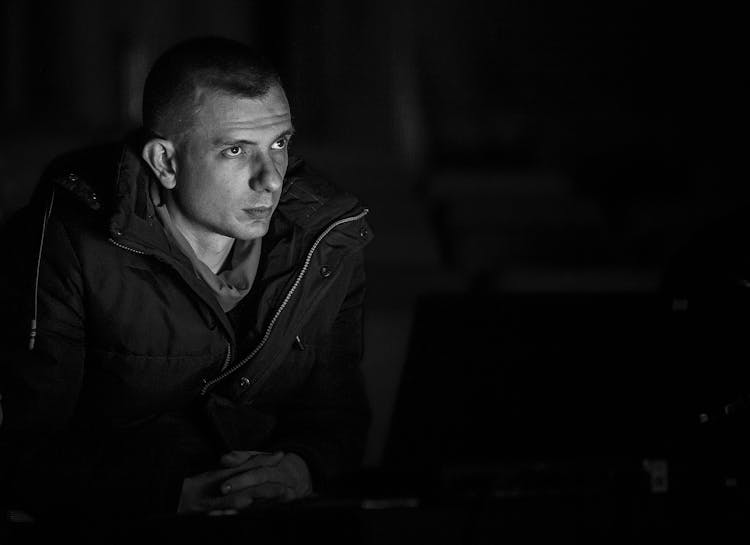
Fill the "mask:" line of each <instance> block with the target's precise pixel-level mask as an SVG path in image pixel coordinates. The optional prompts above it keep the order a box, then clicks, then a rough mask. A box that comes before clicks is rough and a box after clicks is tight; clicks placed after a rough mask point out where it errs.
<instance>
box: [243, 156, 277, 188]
mask: <svg viewBox="0 0 750 545" xmlns="http://www.w3.org/2000/svg"><path fill="white" fill-rule="evenodd" d="M256 164H257V167H256V169H255V171H254V172H253V173H252V174H251V177H250V185H251V186H252V188H253V189H255V190H256V191H277V190H279V189H281V185H282V184H283V182H284V178H283V176H282V174H281V173H280V172H279V171H278V169H277V168H276V165H275V164H274V162H273V161H272V160H271V158H270V157H258V158H257V163H256Z"/></svg>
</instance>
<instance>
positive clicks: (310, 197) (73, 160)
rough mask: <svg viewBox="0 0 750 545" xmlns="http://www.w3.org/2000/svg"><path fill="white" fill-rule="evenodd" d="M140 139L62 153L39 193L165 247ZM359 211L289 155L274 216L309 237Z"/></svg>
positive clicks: (113, 231)
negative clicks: (48, 192) (67, 200)
mask: <svg viewBox="0 0 750 545" xmlns="http://www.w3.org/2000/svg"><path fill="white" fill-rule="evenodd" d="M145 141H146V140H145V136H144V134H143V133H142V132H141V131H136V132H134V133H132V134H130V135H129V136H128V137H127V138H126V140H125V141H124V142H115V143H105V144H102V145H99V146H95V147H89V148H85V149H81V150H76V151H72V152H70V153H67V154H65V155H62V156H60V157H59V158H57V159H55V160H54V161H53V162H52V163H51V164H50V166H49V167H48V168H47V169H46V170H45V173H44V175H43V177H42V181H41V183H40V187H39V188H38V191H43V192H44V191H45V189H48V188H49V186H52V187H55V188H58V189H62V190H64V192H65V193H67V194H69V195H70V196H71V197H72V198H73V199H74V200H75V201H78V202H79V203H81V204H82V205H84V207H85V208H86V209H88V210H90V211H91V213H94V214H96V215H98V216H99V217H100V218H101V219H102V220H103V225H106V228H107V229H108V230H109V235H110V236H114V237H120V236H122V235H123V234H126V235H127V236H128V238H134V239H136V240H138V241H139V242H142V243H144V244H146V245H149V246H151V245H153V246H156V247H159V248H161V249H163V250H165V251H168V250H170V249H171V248H170V243H169V241H168V239H167V237H166V236H165V234H164V232H163V229H161V226H160V225H159V223H158V220H157V219H156V215H155V213H154V209H153V204H152V202H151V199H150V197H149V186H150V184H151V182H152V181H153V180H154V179H155V178H154V175H153V173H152V172H151V169H150V168H149V166H148V165H147V164H146V162H145V161H144V160H143V159H142V157H141V149H142V148H143V145H144V143H145ZM363 209H364V208H363V206H362V204H361V203H360V201H359V199H358V198H357V197H355V196H354V195H352V194H351V193H348V192H346V191H342V190H341V189H340V188H338V187H337V186H335V185H334V184H332V183H330V182H328V181H327V180H324V179H323V178H321V177H320V176H318V175H316V174H315V173H314V172H313V171H312V170H311V169H310V168H309V167H308V166H307V165H306V164H305V162H304V161H303V160H302V159H301V158H300V157H295V156H290V158H289V166H288V168H287V172H286V176H285V178H284V186H283V189H282V193H281V197H280V200H279V205H278V208H277V210H276V212H275V213H274V220H279V219H281V218H283V220H285V222H287V223H289V224H291V225H292V226H296V227H297V228H299V229H301V230H303V231H305V232H309V234H310V235H311V236H312V235H314V234H315V233H316V232H318V231H319V230H321V229H323V228H325V226H326V225H328V224H329V223H330V222H331V221H334V220H336V219H338V218H339V217H342V216H344V215H347V214H351V213H358V212H361V211H362V210H363ZM274 220H272V224H273V223H274ZM272 228H273V225H272Z"/></svg>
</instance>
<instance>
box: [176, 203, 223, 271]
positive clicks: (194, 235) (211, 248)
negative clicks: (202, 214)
mask: <svg viewBox="0 0 750 545" xmlns="http://www.w3.org/2000/svg"><path fill="white" fill-rule="evenodd" d="M167 209H169V214H170V216H171V217H172V222H173V223H174V226H175V228H177V230H178V231H179V232H180V233H182V236H184V237H185V240H187V241H188V244H190V247H191V248H192V249H193V252H195V255H196V257H197V258H198V259H199V260H200V261H202V262H203V263H204V264H205V265H206V266H207V267H208V268H209V269H210V270H211V272H213V273H214V274H216V273H218V272H219V270H221V267H222V265H223V264H224V261H225V260H226V258H227V256H228V255H229V252H230V251H231V250H232V245H233V244H234V239H233V238H230V237H227V236H224V235H220V234H217V233H210V232H207V231H205V230H202V229H197V228H195V226H194V225H193V224H191V223H190V222H188V221H187V220H186V218H185V217H183V216H182V215H181V214H180V213H179V212H178V211H177V210H174V209H173V208H172V209H170V207H169V204H167Z"/></svg>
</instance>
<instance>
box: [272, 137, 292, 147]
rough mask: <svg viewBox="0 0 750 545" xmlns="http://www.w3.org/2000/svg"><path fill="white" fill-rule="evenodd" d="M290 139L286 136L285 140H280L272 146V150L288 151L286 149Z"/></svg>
mask: <svg viewBox="0 0 750 545" xmlns="http://www.w3.org/2000/svg"><path fill="white" fill-rule="evenodd" d="M289 140H290V138H289V137H288V136H285V137H284V138H279V139H278V140H276V142H274V143H273V144H272V145H271V149H276V150H281V149H286V147H287V146H288V145H289Z"/></svg>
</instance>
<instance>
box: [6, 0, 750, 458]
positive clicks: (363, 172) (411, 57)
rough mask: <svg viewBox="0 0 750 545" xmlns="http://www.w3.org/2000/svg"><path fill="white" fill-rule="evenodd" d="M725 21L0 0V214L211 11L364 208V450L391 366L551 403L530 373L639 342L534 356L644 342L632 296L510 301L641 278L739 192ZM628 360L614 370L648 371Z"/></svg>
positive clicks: (639, 4) (732, 46) (316, 159)
mask: <svg viewBox="0 0 750 545" xmlns="http://www.w3.org/2000/svg"><path fill="white" fill-rule="evenodd" d="M739 21H740V18H739V17H738V16H737V14H734V13H731V12H729V11H727V10H726V9H725V8H723V7H721V6H720V4H719V3H710V4H703V5H688V4H686V3H679V4H678V3H675V4H674V5H668V4H667V3H660V2H653V1H641V0H634V1H628V2H623V1H617V2H584V1H581V0H574V1H570V2H556V1H553V0H529V1H523V2H521V1H515V0H496V1H493V2H490V1H487V2H483V1H479V0H463V1H461V2H420V1H418V0H377V1H375V0H363V1H348V0H324V1H304V0H287V1H286V2H281V3H279V2H276V3H270V2H259V1H250V0H246V1H239V0H211V1H207V0H179V1H178V0H161V1H153V0H149V1H146V0H130V1H129V2H104V1H100V0H67V1H57V2H43V3H42V2H36V3H32V2H26V1H24V0H2V2H1V3H0V82H1V83H0V127H2V131H1V132H0V221H1V220H2V219H4V218H5V217H7V215H8V214H10V213H11V212H12V211H13V210H15V209H17V208H18V207H20V206H21V205H22V204H24V203H25V202H26V200H27V199H28V197H29V195H30V193H31V191H32V189H33V187H34V185H35V183H36V180H37V177H38V175H39V174H40V173H41V171H42V169H43V167H44V165H45V164H46V163H47V162H48V161H49V160H50V159H51V158H53V157H54V156H55V155H57V154H59V153H61V152H64V151H67V150H69V149H72V148H76V147H80V146H84V145H87V144H90V143H94V142H99V141H102V140H109V139H113V138H117V137H119V136H120V135H122V134H123V133H124V132H125V131H127V130H129V129H131V128H133V127H135V126H137V125H138V123H139V122H140V102H141V89H142V85H143V81H144V78H145V75H146V73H147V70H148V68H149V66H150V64H151V63H152V62H153V61H154V59H155V58H156V57H157V56H158V55H159V54H160V53H161V52H162V51H163V50H164V49H165V48H167V47H168V46H170V45H172V44H173V43H175V42H176V41H178V40H181V39H183V38H187V37H191V36H195V35H204V34H218V35H223V36H227V37H230V38H235V39H238V40H241V41H244V42H247V43H250V44H253V45H255V46H258V47H260V48H261V49H263V50H264V51H265V52H266V54H268V55H269V56H270V57H271V58H272V59H273V60H274V61H275V62H276V64H277V65H278V67H279V69H280V71H281V73H282V77H283V79H284V81H285V84H286V87H287V89H288V93H289V95H290V98H291V102H292V107H293V114H294V122H295V125H296V127H297V131H298V137H297V138H296V141H295V142H294V144H293V146H294V147H293V152H294V153H297V154H300V155H303V156H304V157H305V158H306V159H307V161H308V163H309V164H310V165H311V166H312V167H313V168H314V169H316V170H318V171H319V172H321V173H323V174H324V175H326V176H327V177H328V178H330V179H331V180H332V181H334V182H336V183H338V184H339V185H340V186H342V187H343V188H345V189H347V190H349V191H352V192H354V193H356V194H357V195H359V196H360V197H361V199H362V200H363V201H364V203H365V204H366V205H367V206H368V207H369V208H370V209H371V215H370V222H371V224H372V226H373V230H374V232H375V234H376V238H375V240H374V242H373V243H372V244H371V245H370V246H369V247H368V249H367V260H368V274H369V286H370V287H369V289H370V296H369V300H368V308H367V322H366V328H367V332H366V333H367V344H366V357H365V362H364V369H365V374H366V378H367V386H368V389H369V393H370V397H371V403H372V406H373V410H374V421H373V426H372V429H371V433H370V441H369V446H368V451H367V457H366V464H367V465H368V466H371V467H377V466H379V465H380V464H381V463H383V461H384V460H385V458H386V457H387V455H388V454H387V452H388V449H389V448H390V447H389V444H390V443H389V441H391V439H392V437H393V436H394V435H393V433H392V432H393V430H394V429H395V427H394V425H393V424H394V422H396V421H397V417H396V416H394V412H395V411H397V410H405V409H404V408H403V406H400V405H399V403H398V402H397V400H398V399H399V396H400V392H402V391H403V390H402V386H403V385H404V384H405V381H404V380H402V379H403V378H404V377H406V376H407V373H405V369H407V368H408V369H410V370H412V371H410V374H409V376H410V377H411V379H410V380H411V381H412V382H413V383H414V384H420V383H422V384H433V382H430V379H429V378H428V377H430V376H432V377H433V378H434V376H435V375H440V376H443V377H444V378H445V379H446V381H447V382H445V384H443V386H441V387H446V388H447V389H446V390H439V391H437V392H436V391H432V392H431V396H432V397H430V398H429V399H430V401H429V402H430V403H436V404H437V405H441V404H442V405H448V406H456V405H460V404H461V403H465V398H466V397H467V396H470V395H472V394H471V393H470V392H472V391H473V390H472V389H471V387H469V382H470V381H471V383H472V384H476V383H477V382H482V380H483V379H482V377H483V376H484V377H487V376H491V377H493V379H492V380H495V379H497V380H498V381H501V380H506V384H507V381H508V380H516V382H515V386H514V387H513V388H511V389H512V390H513V392H514V393H513V395H515V396H516V397H515V398H514V399H516V400H517V401H519V403H521V404H523V403H524V401H523V393H524V392H526V393H527V394H528V393H530V392H535V394H534V402H533V405H534V406H535V407H539V408H540V411H542V412H544V413H546V414H550V413H555V412H557V410H558V409H559V405H555V404H554V403H552V402H551V401H549V400H550V399H552V398H546V399H547V401H545V398H544V397H543V396H542V397H540V396H539V395H537V394H539V392H542V391H544V392H547V393H548V394H549V395H553V390H554V389H553V388H552V387H550V386H549V385H548V386H547V387H545V386H544V384H543V383H544V382H545V380H546V381H547V382H549V380H553V382H556V384H557V385H558V386H560V385H563V384H565V383H564V382H560V381H564V380H572V379H571V377H573V376H576V377H577V378H576V380H577V381H578V382H577V383H576V384H578V385H579V387H580V384H581V383H584V384H588V383H587V380H591V381H594V380H596V381H598V382H597V383H596V384H592V385H590V388H589V389H590V390H598V391H602V386H601V385H602V384H611V383H613V382H617V380H620V379H622V378H623V377H624V376H626V374H624V373H623V369H625V368H626V367H627V366H628V365H630V364H633V360H630V361H622V358H620V359H619V360H618V362H619V363H618V365H620V364H621V365H622V366H623V367H617V368H616V369H614V368H611V369H613V371H612V373H613V374H617V376H616V377H613V376H612V375H607V374H606V373H603V372H602V371H601V369H600V370H599V373H598V374H596V378H593V377H594V376H593V375H590V374H588V375H587V374H586V372H583V371H582V373H583V374H580V376H579V375H577V374H576V373H575V372H572V373H569V374H560V373H557V374H555V373H552V374H550V368H551V367H552V366H553V364H555V365H558V367H559V365H560V364H561V363H563V362H565V361H566V358H569V357H570V356H571V354H572V353H574V350H576V349H577V348H576V347H578V349H580V348H581V347H582V346H585V345H588V346H590V347H592V348H591V349H592V350H593V349H594V348H596V350H598V351H599V352H597V354H596V356H595V358H598V360H597V361H598V363H599V364H601V365H603V366H604V367H605V368H607V367H606V366H607V365H608V360H610V359H611V358H613V357H614V356H617V355H618V353H621V352H622V350H621V349H622V348H623V347H625V346H626V345H627V344H628V342H629V341H628V338H629V339H630V341H632V344H633V345H635V346H637V348H638V350H639V351H641V353H645V352H647V351H648V349H647V347H646V346H645V345H643V342H645V341H644V339H645V337H633V336H631V337H628V334H629V333H628V331H629V330H627V326H628V324H630V325H633V324H640V325H641V326H643V327H644V331H645V328H647V326H646V325H644V324H647V323H650V322H648V320H647V319H646V318H648V316H646V318H644V314H643V312H644V311H643V309H644V308H647V307H648V305H646V306H643V307H640V306H637V305H636V307H637V308H635V307H633V306H632V305H631V306H627V305H625V306H616V305H615V306H613V305H612V304H610V303H608V304H607V305H605V306H599V307H591V306H589V307H586V306H585V305H584V306H581V305H580V304H578V303H577V302H573V303H569V302H565V303H564V304H565V305H569V306H568V307H565V308H566V309H567V308H579V309H582V308H585V309H588V310H585V311H582V312H584V314H585V313H586V312H588V314H585V316H584V315H583V314H581V315H580V316H579V318H580V320H579V321H576V320H577V318H576V315H575V314H572V313H570V312H568V311H566V310H564V309H563V310H562V311H561V310H560V309H561V308H562V307H559V306H558V307H556V308H557V309H558V311H557V313H552V314H550V312H549V310H548V307H546V306H544V305H542V306H539V305H537V306H534V305H531V304H526V303H525V301H532V300H533V301H536V302H538V301H540V300H541V301H551V300H553V299H554V300H560V299H559V297H558V296H567V295H574V296H576V297H579V296H580V297H579V298H578V299H576V300H575V301H581V300H583V299H582V298H586V297H589V296H591V295H596V294H603V295H612V296H617V301H623V300H625V301H630V302H632V301H640V299H639V297H641V296H644V295H645V296H648V295H649V294H655V293H657V292H658V291H659V286H660V283H661V280H662V277H663V274H664V271H665V268H666V266H667V264H668V263H669V260H670V258H671V256H672V255H673V254H674V252H676V251H677V250H678V249H679V248H681V247H682V246H683V245H684V244H685V243H686V241H688V240H689V238H690V237H691V236H692V235H693V233H695V232H696V231H698V230H700V229H702V228H703V227H704V226H706V225H707V224H709V223H711V222H712V221H714V220H715V219H717V218H721V217H723V216H726V215H727V214H729V213H732V212H734V211H735V210H737V209H738V208H739V207H741V206H742V205H744V204H745V203H746V201H747V198H748V196H749V195H748V188H747V183H746V180H745V177H744V175H742V174H741V173H742V170H740V169H739V163H740V157H742V156H743V152H744V151H745V150H744V149H742V148H744V146H743V140H744V136H745V127H746V124H745V118H746V115H745V114H746V111H745V110H746V107H745V92H744V82H741V74H742V73H744V72H745V70H744V69H742V66H744V57H743V56H741V54H740V51H741V50H742V48H741V43H742V42H744V41H745V39H746V38H745V37H744V35H743V34H742V33H740V30H739ZM742 79H744V77H743V78H742ZM516 296H518V297H516ZM526 296H528V298H524V297H526ZM547 296H548V297H547ZM622 296H624V299H623V297H622ZM540 297H541V298H542V299H540ZM544 297H547V299H544ZM555 297H558V299H555ZM587 300H588V299H587ZM614 300H615V299H608V301H614ZM565 301H568V300H567V299H565ZM504 302H507V304H505V303H504ZM617 304H619V303H617ZM649 304H650V303H649ZM571 305H572V306H571ZM648 308H651V307H648ZM603 309H606V312H604V310H603ZM628 309H630V310H628ZM628 312H631V314H628ZM553 316H554V319H551V318H550V317H553ZM545 318H546V319H545ZM597 323H598V325H599V326H601V325H602V323H605V324H610V325H611V326H612V327H611V328H610V329H607V330H606V331H602V330H601V329H597ZM514 327H515V328H517V329H516V330H514V329H513V328H514ZM649 327H650V326H649ZM654 327H655V328H657V329H658V327H659V326H658V325H655V326H654ZM522 328H523V331H520V330H521V329H522ZM623 328H624V329H623ZM613 330H614V331H616V332H618V334H620V336H619V337H618V338H617V339H610V338H609V337H607V340H606V342H614V343H621V344H616V345H611V344H610V345H608V346H602V343H601V342H600V343H598V344H597V343H596V342H595V341H596V338H599V339H603V337H602V335H605V333H606V334H610V333H611V332H612V331H613ZM566 332H569V333H566ZM553 333H554V335H556V336H555V337H554V338H556V339H558V341H556V344H555V347H553V348H550V347H547V348H546V350H547V352H546V353H545V354H544V356H543V357H544V358H550V357H554V360H550V359H544V360H543V361H542V360H539V359H537V360H534V362H532V363H534V365H535V366H534V367H530V368H528V367H527V371H526V373H527V374H524V375H513V377H515V378H512V377H511V376H510V375H508V373H506V374H505V375H503V377H504V378H502V377H501V378H499V377H498V376H497V375H496V374H492V373H491V374H490V375H488V374H486V373H485V374H482V367H481V366H480V367H479V368H478V370H477V369H474V368H473V367H472V365H474V364H476V362H477V361H478V360H483V361H484V362H485V364H486V365H491V366H492V368H493V369H495V370H496V369H497V366H501V365H503V364H504V362H512V361H518V362H521V361H524V362H526V364H527V365H528V364H529V358H528V357H527V358H526V359H523V357H522V356H524V354H526V355H528V354H530V353H532V352H533V351H534V350H538V349H539V348H540V347H542V346H544V345H546V344H547V343H548V341H549V339H551V338H552V337H550V335H552V334H553ZM566 335H567V336H566ZM561 339H562V340H561ZM563 340H564V341H565V342H564V343H563ZM602 342H604V341H602ZM561 343H562V344H561ZM466 347H469V348H471V347H473V349H472V350H471V351H468V352H467V351H466V350H465V348H466ZM427 348H429V350H427ZM555 350H557V351H558V352H557V353H556V356H555V353H554V351H555ZM629 354H630V352H629ZM620 355H621V354H620ZM630 355H631V356H632V355H633V354H630ZM589 356H591V354H589ZM589 356H586V357H589ZM524 357H525V356H524ZM633 357H636V358H637V356H633ZM514 358H516V359H515V360H514ZM519 358H520V359H519ZM539 358H542V356H541V355H540V356H539ZM592 358H593V356H592ZM469 359H471V361H469ZM582 359H585V358H583V357H582ZM488 362H489V363H488ZM651 363H653V360H649V364H651ZM545 366H547V367H545ZM471 369H474V371H471ZM633 369H635V368H634V367H631V372H630V374H629V375H627V376H628V377H630V378H629V379H628V380H629V381H630V382H629V384H632V381H633V380H635V379H638V378H639V377H640V378H643V377H644V376H648V372H649V371H648V370H646V371H644V369H642V368H640V367H639V368H638V371H634V370H633ZM475 372H476V373H478V374H476V375H475V374H472V373H475ZM643 373H646V375H644V374H643ZM469 377H474V378H469ZM509 377H511V378H509ZM545 377H547V379H545ZM549 377H554V379H549ZM548 379H549V380H548ZM677 382H679V379H675V383H677ZM491 384H494V383H492V382H491ZM436 387H437V386H436ZM505 388H506V389H507V388H509V387H507V386H506V387H505ZM563 389H564V387H563ZM604 390H606V388H604ZM501 391H505V389H497V390H492V389H490V393H489V396H490V397H492V396H493V392H494V393H495V394H497V395H498V396H499V395H500V392H501ZM557 391H558V392H559V388H558V389H557ZM571 392H572V390H571ZM662 393H663V392H662ZM483 395H487V393H486V392H485V394H483ZM414 396H417V394H414ZM415 399H417V400H418V399H420V398H419V397H418V396H417V397H412V398H411V400H412V405H414V406H416V405H419V402H418V401H414V400H415ZM423 399H425V400H426V399H427V398H423ZM462 400H463V401H462ZM426 402H427V401H425V403H426ZM497 402H498V403H501V402H502V400H500V399H498V400H497ZM526 402H529V400H528V398H527V399H526ZM555 403H557V402H555ZM432 406H433V407H434V406H435V405H432ZM399 407H401V408H400V409H399ZM511 413H512V414H515V415H516V417H517V418H518V416H519V414H520V415H522V414H525V413H524V412H523V411H521V412H518V411H517V412H516V413H513V411H512V410H511ZM404 418H405V420H404V421H407V420H408V418H407V417H404ZM457 426H459V427H460V426H461V424H460V423H459V424H457ZM485 430H486V428H485ZM436 433H438V435H440V433H442V434H443V435H442V436H441V441H443V443H444V444H449V443H455V442H459V443H460V441H461V439H459V438H458V437H457V436H451V433H452V432H449V431H448V430H447V429H446V430H444V432H441V431H440V430H438V431H437V432H436ZM406 434H407V435H408V430H407V433H406ZM413 444H414V443H413V442H412V445H413ZM393 448H399V447H393Z"/></svg>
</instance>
